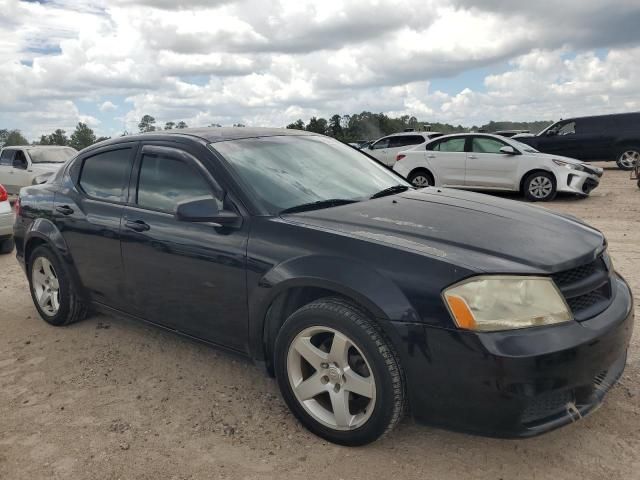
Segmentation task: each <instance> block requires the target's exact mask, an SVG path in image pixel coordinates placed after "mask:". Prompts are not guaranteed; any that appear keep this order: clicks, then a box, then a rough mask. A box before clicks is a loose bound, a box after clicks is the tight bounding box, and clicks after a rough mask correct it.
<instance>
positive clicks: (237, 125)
mask: <svg viewBox="0 0 640 480" xmlns="http://www.w3.org/2000/svg"><path fill="white" fill-rule="evenodd" d="M233 126H234V127H245V126H246V125H245V124H244V123H234V124H233Z"/></svg>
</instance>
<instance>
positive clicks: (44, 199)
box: [15, 128, 633, 441]
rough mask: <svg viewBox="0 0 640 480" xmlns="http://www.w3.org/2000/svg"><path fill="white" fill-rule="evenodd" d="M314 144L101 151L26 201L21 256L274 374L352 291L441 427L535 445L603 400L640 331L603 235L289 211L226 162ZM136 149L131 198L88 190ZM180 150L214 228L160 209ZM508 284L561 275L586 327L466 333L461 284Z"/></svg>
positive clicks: (547, 223) (181, 139)
mask: <svg viewBox="0 0 640 480" xmlns="http://www.w3.org/2000/svg"><path fill="white" fill-rule="evenodd" d="M306 135H308V134H307V133H305V132H298V131H295V130H287V131H282V130H262V129H248V128H241V129H221V128H217V129H202V130H197V129H193V130H183V131H181V132H178V133H171V134H168V133H166V132H162V133H154V134H145V135H139V136H131V137H124V138H119V139H115V140H110V141H107V142H103V143H101V144H100V145H98V146H95V147H90V148H89V149H86V150H84V151H82V152H81V153H80V155H79V156H78V157H77V158H75V159H74V160H72V161H71V162H70V163H69V164H67V165H66V166H65V168H63V169H62V170H61V171H60V172H59V173H58V174H57V175H56V177H55V178H53V179H51V180H50V181H49V182H48V183H46V184H44V185H38V186H33V187H28V188H24V189H23V190H22V191H21V194H20V204H19V214H18V216H17V220H16V225H15V237H16V243H17V258H18V259H19V261H20V262H21V263H22V265H24V266H25V268H26V270H27V272H28V271H29V265H28V262H29V259H30V258H31V257H32V253H33V252H34V249H36V248H38V247H39V246H43V245H44V246H48V247H50V248H51V249H52V250H53V251H54V252H55V253H56V255H57V256H59V258H60V259H61V261H62V262H63V263H64V265H65V268H67V269H68V271H69V272H70V276H71V277H72V283H73V284H74V285H75V286H76V287H77V290H78V292H79V293H78V295H79V296H80V297H81V298H82V299H83V301H85V302H87V303H91V304H92V305H93V306H97V307H101V308H103V309H106V310H107V311H111V312H116V313H120V314H126V315H128V316H132V317H135V318H138V319H143V320H146V321H149V322H153V323H155V324H159V325H161V326H163V327H165V328H168V329H171V330H175V331H178V332H180V333H182V334H185V335H188V336H191V337H195V338H198V339H200V340H203V341H206V342H210V343H212V344H215V345H219V346H222V347H225V348H228V349H231V350H234V351H236V352H239V353H241V354H244V355H247V356H249V357H251V358H252V359H253V360H254V361H255V362H256V363H258V364H262V365H265V366H266V367H267V369H268V370H269V371H272V372H273V359H274V344H275V343H276V339H277V337H278V334H279V330H280V329H281V327H282V325H283V323H284V322H285V320H286V319H287V318H288V317H290V316H291V315H292V314H293V313H294V312H296V311H298V310H299V309H300V308H301V307H303V306H305V305H308V304H309V303H310V302H313V301H315V300H318V299H322V298H325V297H332V296H338V297H340V298H342V299H344V300H345V301H347V302H351V303H352V304H353V305H357V306H358V308H359V309H361V311H363V312H366V315H367V316H368V317H369V318H370V319H372V321H373V322H375V323H376V325H378V326H379V328H380V329H381V331H382V332H383V333H384V335H385V337H386V338H388V339H389V341H390V343H391V344H392V345H393V347H394V348H395V350H396V351H397V355H398V358H399V362H400V364H401V366H402V369H403V371H404V377H405V383H406V394H407V400H408V404H409V410H410V412H411V415H412V416H413V417H414V418H416V419H418V420H421V421H424V422H428V423H430V424H436V425H442V426H445V427H448V428H454V429H460V430H464V431H470V432H476V433H480V434H485V435H495V436H507V437H512V436H529V435H534V434H537V433H541V432H544V431H547V430H549V429H552V428H555V427H557V426H560V425H563V424H566V423H569V422H572V421H574V420H576V419H577V418H578V417H580V416H581V415H585V414H586V413H588V412H589V411H591V410H592V409H594V408H595V407H597V406H598V405H599V404H600V402H601V400H602V397H603V395H604V393H605V392H606V391H607V390H608V389H609V388H610V387H611V385H613V383H615V381H616V380H617V378H618V377H619V376H620V375H621V373H622V370H623V368H624V365H625V359H626V352H627V347H628V343H629V339H630V336H631V333H632V323H633V302H632V294H631V292H630V290H629V287H628V286H627V285H626V283H625V282H624V280H623V279H622V278H621V277H620V276H619V275H618V274H617V273H615V271H614V270H613V268H612V265H611V263H610V260H609V257H608V255H607V253H606V241H605V239H604V237H603V235H602V234H601V233H600V232H598V231H597V230H595V229H593V228H591V227H589V226H587V225H585V224H583V223H582V222H580V221H578V220H576V219H574V218H568V217H565V216H561V215H559V214H555V213H551V212H549V211H546V210H543V209H539V208H536V207H532V206H527V205H524V204H520V203H517V202H514V201H510V200H504V199H497V198H493V197H489V196H485V195H480V194H475V193H469V192H462V191H455V190H447V189H436V188H427V189H424V190H420V191H418V190H412V189H409V190H407V189H406V188H405V190H406V191H404V192H402V191H401V192H399V193H396V194H394V195H389V196H382V197H381V198H375V199H371V200H363V201H359V202H356V203H350V204H345V205H336V206H332V207H331V208H322V209H320V208H319V209H313V210H309V211H300V212H295V211H294V212H291V213H282V214H272V213H269V211H268V210H267V209H265V207H264V206H263V205H262V204H261V203H260V202H259V201H258V200H257V199H256V198H255V196H254V195H252V194H251V193H250V192H249V190H248V187H247V184H246V181H245V179H244V178H243V177H242V175H239V174H238V171H237V169H233V168H231V167H230V165H229V164H228V163H227V161H226V160H225V158H223V156H222V155H221V154H219V151H221V150H220V148H219V147H218V149H217V150H216V148H217V145H221V142H227V146H228V143H229V142H232V143H233V142H236V143H237V142H242V141H244V140H241V139H247V138H249V139H251V138H257V139H262V138H266V139H270V138H287V139H289V138H291V139H293V140H291V141H297V140H298V139H301V138H304V137H305V136H306ZM344 148H348V147H344ZM119 149H120V150H121V149H127V150H126V156H124V163H125V167H126V175H125V176H124V177H123V178H124V180H123V183H122V188H121V189H120V190H119V191H116V192H113V198H111V199H99V198H96V197H91V196H90V195H88V194H87V193H86V191H83V188H82V186H81V185H80V183H79V181H78V179H79V176H80V175H81V171H82V168H83V167H82V165H83V162H85V161H86V159H89V158H92V157H93V156H95V155H96V154H107V155H108V154H109V152H114V151H118V150H119ZM165 153H166V154H168V155H171V156H174V157H184V158H188V161H189V162H194V165H193V167H194V168H197V169H198V170H199V172H200V174H201V175H203V176H205V177H208V178H210V180H211V185H213V186H214V190H217V191H219V195H220V198H221V199H223V200H222V201H223V203H224V205H223V209H224V210H225V211H232V212H235V215H232V214H230V215H229V218H230V220H229V221H226V220H225V221H224V222H223V221H222V220H220V222H223V223H217V224H211V223H198V222H185V221H181V220H180V219H179V218H176V216H175V215H172V214H168V213H166V212H160V211H154V210H151V209H147V208H142V207H141V206H140V205H139V204H138V202H137V200H136V199H138V200H139V198H140V195H139V193H140V192H138V195H136V188H137V186H138V185H139V182H140V179H139V176H140V173H139V172H140V161H141V157H144V156H145V155H155V154H165ZM357 155H361V154H360V153H357ZM107 160H108V159H107ZM367 161H371V162H373V160H367ZM390 175H393V174H390ZM400 181H402V180H401V179H400V177H398V182H400ZM294 210H295V209H294ZM497 274H499V275H511V274H517V275H530V276H539V277H545V278H549V277H550V278H552V279H553V280H554V281H555V284H556V285H557V287H558V288H559V290H560V291H561V292H562V294H563V296H564V298H565V299H566V302H567V303H568V305H569V306H570V308H571V310H572V312H573V317H574V320H572V321H569V322H565V323H562V324H559V325H553V326H543V327H535V328H525V329H519V330H509V331H495V332H475V331H468V330H463V329H460V328H458V327H457V326H456V323H455V322H454V320H453V319H452V314H451V313H450V312H449V310H448V308H447V306H446V304H445V302H444V301H443V297H442V295H443V291H444V289H445V288H447V287H449V286H451V285H454V284H457V283H459V282H462V281H465V280H467V279H470V278H474V277H475V276H478V275H497ZM338 441H341V440H338Z"/></svg>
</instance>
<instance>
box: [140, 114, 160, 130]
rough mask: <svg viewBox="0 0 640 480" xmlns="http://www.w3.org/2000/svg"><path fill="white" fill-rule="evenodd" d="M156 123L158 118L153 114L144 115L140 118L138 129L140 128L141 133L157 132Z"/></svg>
mask: <svg viewBox="0 0 640 480" xmlns="http://www.w3.org/2000/svg"><path fill="white" fill-rule="evenodd" d="M155 123H156V119H155V118H153V117H152V116H151V115H143V116H142V118H141V119H140V123H138V129H139V130H140V133H144V132H155V131H156V126H155V125H154V124H155Z"/></svg>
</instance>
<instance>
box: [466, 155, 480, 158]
mask: <svg viewBox="0 0 640 480" xmlns="http://www.w3.org/2000/svg"><path fill="white" fill-rule="evenodd" d="M467 158H478V157H476V156H475V155H469V156H468V157H467Z"/></svg>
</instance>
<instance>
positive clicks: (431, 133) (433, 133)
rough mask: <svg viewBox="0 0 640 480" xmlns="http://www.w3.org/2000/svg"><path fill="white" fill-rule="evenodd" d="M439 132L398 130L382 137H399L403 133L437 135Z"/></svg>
mask: <svg viewBox="0 0 640 480" xmlns="http://www.w3.org/2000/svg"><path fill="white" fill-rule="evenodd" d="M437 133H440V132H398V133H390V134H389V135H385V136H384V137H380V138H386V137H398V136H401V135H423V136H424V135H435V134H437Z"/></svg>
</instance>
